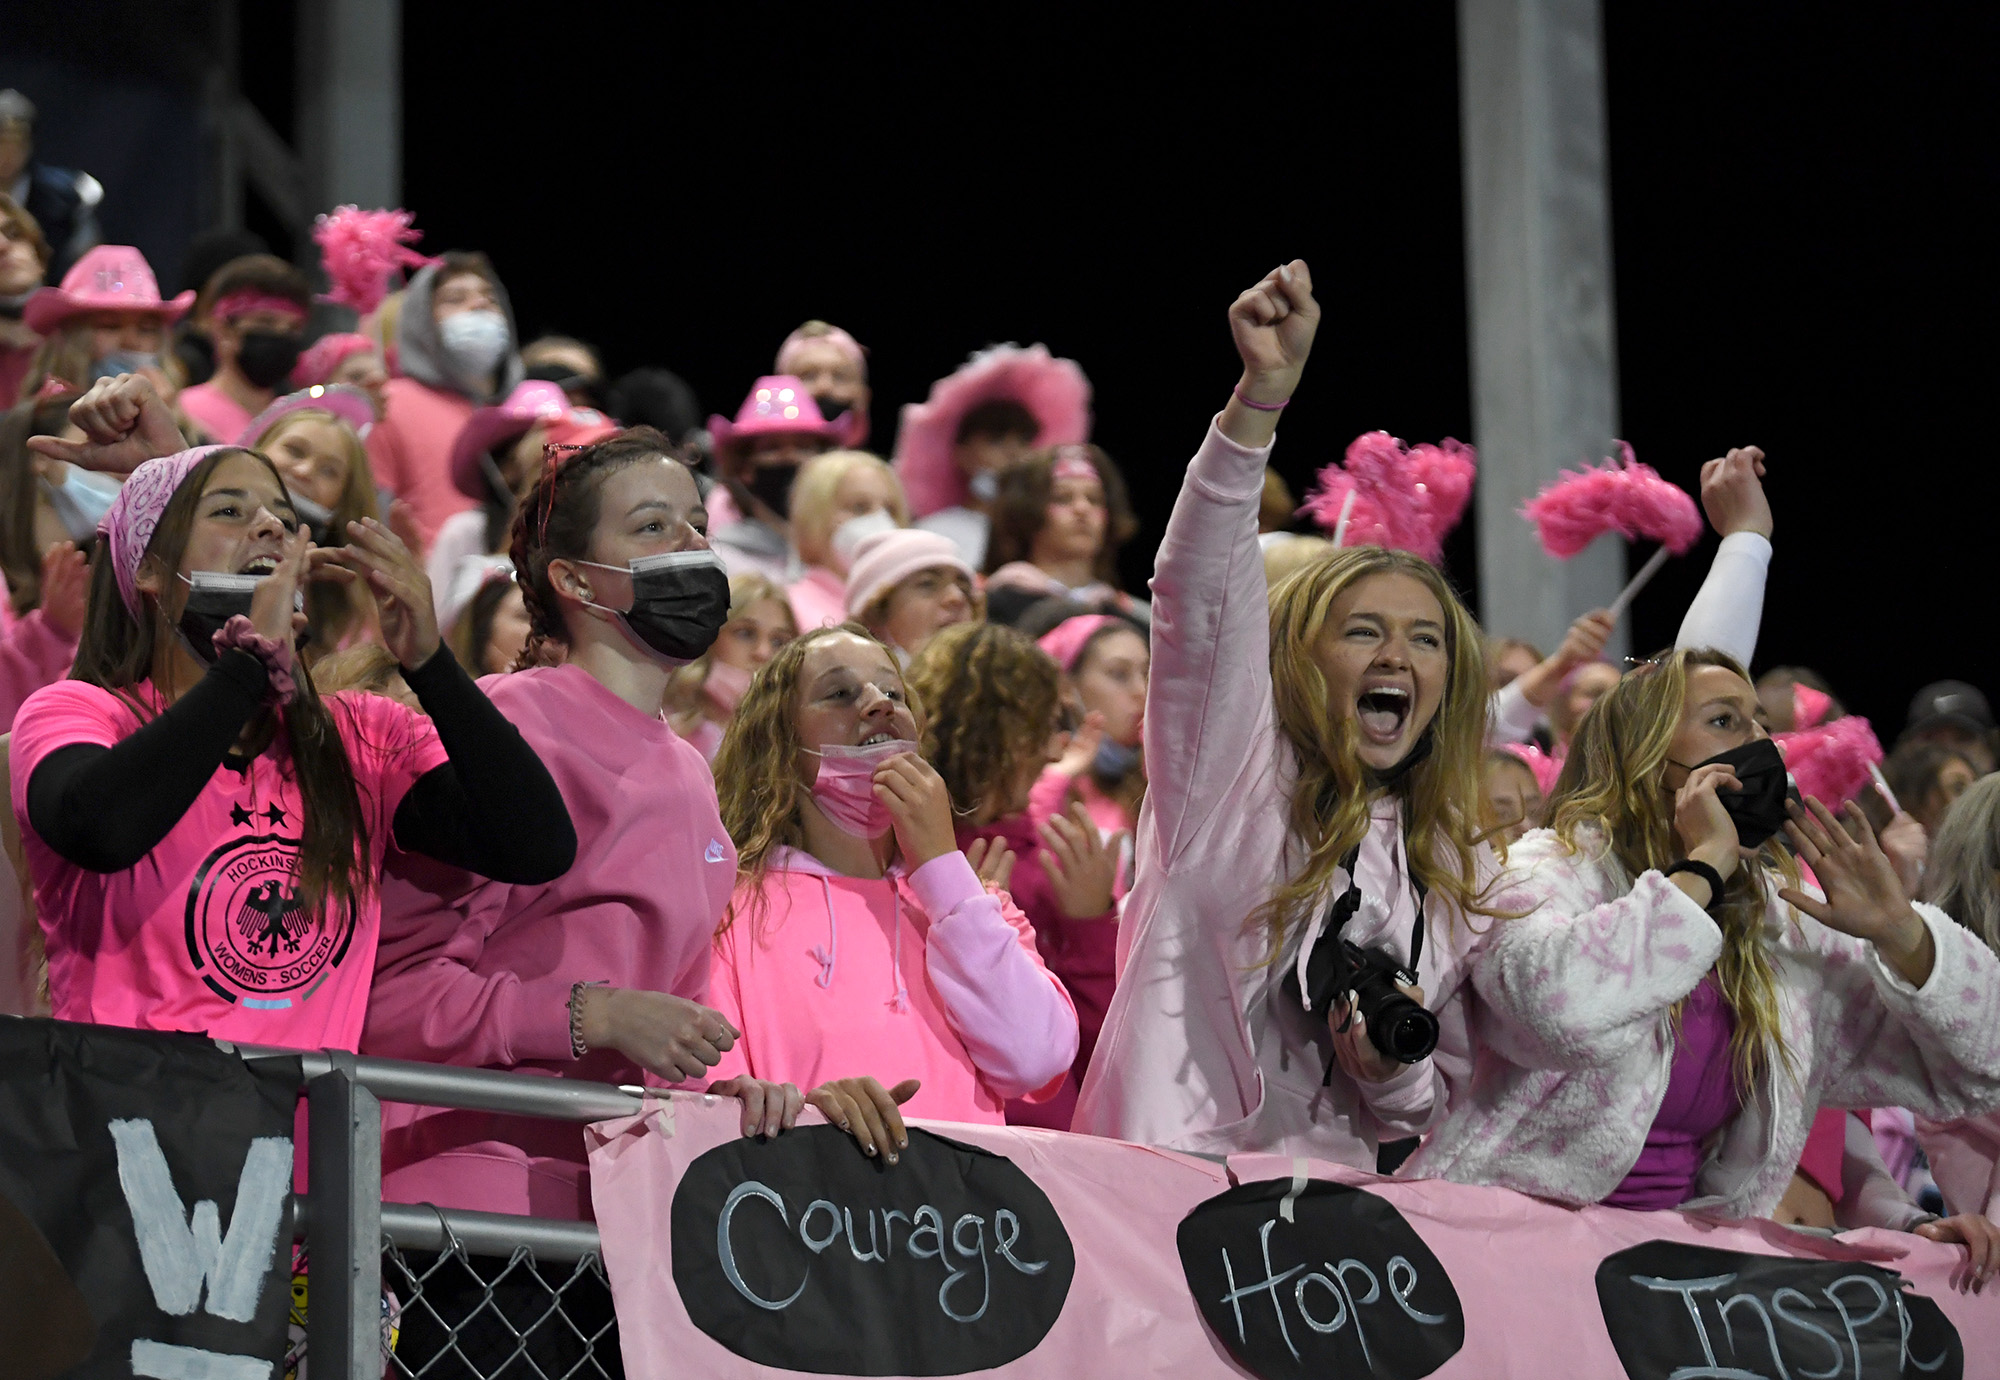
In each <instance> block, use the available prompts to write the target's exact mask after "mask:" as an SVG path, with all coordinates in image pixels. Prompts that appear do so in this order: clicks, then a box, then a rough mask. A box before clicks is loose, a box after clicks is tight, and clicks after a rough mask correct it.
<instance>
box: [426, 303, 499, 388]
mask: <svg viewBox="0 0 2000 1380" xmlns="http://www.w3.org/2000/svg"><path fill="white" fill-rule="evenodd" d="M512 342H513V333H512V332H510V331H509V330H508V329H507V318H506V317H504V316H502V315H501V314H500V313H499V312H497V311H462V312H460V313H458V315H456V316H447V317H446V318H445V319H444V320H442V321H440V322H439V323H438V343H439V344H441V345H442V346H443V347H444V352H445V356H446V358H448V359H449V360H450V361H451V364H452V367H453V368H454V369H455V370H457V371H458V372H459V373H461V374H465V375H468V376H471V377H480V376H483V375H485V374H489V373H491V372H493V369H494V367H495V366H496V365H498V364H499V363H500V361H501V359H502V358H503V357H504V356H505V355H506V353H507V347H508V345H510V344H511V343H512Z"/></svg>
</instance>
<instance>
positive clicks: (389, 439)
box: [366, 417, 407, 518]
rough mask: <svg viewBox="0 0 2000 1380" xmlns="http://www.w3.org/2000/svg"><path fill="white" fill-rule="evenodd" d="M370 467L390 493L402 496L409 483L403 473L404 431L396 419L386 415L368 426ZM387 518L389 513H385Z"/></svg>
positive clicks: (367, 443) (377, 480)
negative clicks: (393, 419)
mask: <svg viewBox="0 0 2000 1380" xmlns="http://www.w3.org/2000/svg"><path fill="white" fill-rule="evenodd" d="M366 445H367V448H368V468H369V471H370V472H371V473H373V474H374V476H375V482H376V483H377V484H380V485H381V486H382V487H383V488H385V489H387V490H388V491H389V492H390V493H392V494H395V495H397V496H398V497H400V496H401V495H402V492H403V489H404V487H405V485H406V483H407V476H405V475H404V473H403V432H402V428H401V427H399V426H397V425H396V423H395V422H394V421H392V420H391V419H389V418H387V417H384V418H383V419H382V420H381V421H379V422H377V423H375V425H374V426H372V427H369V428H368V440H367V442H366ZM383 516H384V517H385V518H386V517H387V516H388V514H386V513H385V514H383Z"/></svg>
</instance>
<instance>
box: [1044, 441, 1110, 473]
mask: <svg viewBox="0 0 2000 1380" xmlns="http://www.w3.org/2000/svg"><path fill="white" fill-rule="evenodd" d="M1049 478H1051V479H1095V480H1098V481H1100V482H1102V480H1103V478H1104V476H1103V475H1101V474H1099V473H1098V472H1097V466H1095V465H1093V464H1091V463H1090V452H1089V451H1088V450H1086V449H1084V448H1083V447H1082V446H1058V447H1057V448H1056V463H1055V465H1054V467H1053V468H1052V469H1051V470H1050V471H1049Z"/></svg>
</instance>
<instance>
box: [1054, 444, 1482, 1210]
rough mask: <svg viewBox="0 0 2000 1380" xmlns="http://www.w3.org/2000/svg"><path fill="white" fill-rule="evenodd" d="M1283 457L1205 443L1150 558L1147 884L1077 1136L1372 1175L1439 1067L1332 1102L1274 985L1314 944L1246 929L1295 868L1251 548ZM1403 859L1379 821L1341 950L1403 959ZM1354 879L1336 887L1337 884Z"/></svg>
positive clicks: (1428, 974) (1434, 930) (1319, 1063)
mask: <svg viewBox="0 0 2000 1380" xmlns="http://www.w3.org/2000/svg"><path fill="white" fill-rule="evenodd" d="M1269 454H1270V448H1269V447H1265V448H1263V449H1259V450H1247V449H1245V448H1244V447H1242V446H1239V445H1237V444H1236V443H1235V442H1233V441H1231V440H1230V439H1229V438H1228V437H1226V436H1224V435H1222V433H1221V432H1220V431H1218V430H1216V429H1215V428H1214V427H1213V426H1211V427H1210V428H1209V432H1208V436H1207V439H1206V440H1204V441H1203V442H1202V447H1201V450H1200V451H1199V452H1197V453H1196V455H1195V457H1194V461H1193V463H1192V464H1190V465H1189V466H1188V471H1187V478H1186V480H1185V481H1184V483H1183V484H1182V486H1181V493H1180V498H1179V499H1178V500H1177V501H1176V503H1175V505H1174V514H1173V517H1172V519H1171V520H1170V521H1169V522H1168V524H1167V531H1166V535H1165V537H1164V538H1163V539H1162V540H1161V543H1160V550H1159V555H1158V556H1157V557H1156V559H1155V563H1154V576H1153V605H1152V613H1153V674H1152V678H1151V681H1150V683H1149V685H1148V687H1147V693H1146V764H1147V770H1148V774H1149V777H1150V782H1149V785H1148V788H1147V792H1146V800H1145V804H1144V805H1143V806H1141V808H1140V812H1139V835H1138V843H1137V859H1138V880H1137V882H1136V883H1135V884H1134V886H1133V888H1132V894H1131V895H1130V896H1128V897H1126V900H1125V912H1124V918H1123V920H1122V922H1121V923H1120V926H1119V935H1118V949H1119V954H1120V956H1121V962H1120V976H1119V979H1118V989H1117V991H1116V993H1115V994H1114V995H1113V996H1112V999H1111V1006H1110V1010H1109V1012H1108V1013H1107V1015H1106V1017H1105V1021H1104V1029H1103V1032H1102V1033H1101V1034H1100V1035H1099V1037H1098V1044H1097V1053H1096V1055H1095V1057H1094V1058H1093V1059H1092V1060H1091V1064H1090V1071H1089V1074H1088V1076H1087V1077H1086V1078H1085V1079H1084V1083H1083V1092H1082V1096H1081V1097H1080V1098H1079V1100H1078V1103H1077V1109H1076V1118H1075V1121H1074V1123H1073V1124H1074V1126H1075V1129H1077V1130H1079V1131H1084V1132H1088V1133H1090V1134H1093V1135H1107V1136H1118V1137H1121V1138H1123V1139H1126V1140H1135V1141H1139V1142H1142V1143H1145V1144H1151V1145H1163V1146H1167V1147H1169V1148H1172V1149H1177V1150H1190V1151H1203V1152H1211V1153H1226V1152H1234V1151H1239V1150H1268V1151H1275V1152H1277V1153H1281V1154H1291V1155H1315V1156H1318V1157H1320V1158H1322V1159H1329V1160H1335V1161H1339V1162H1341V1163H1344V1164H1351V1165H1356V1166H1359V1167H1361V1168H1365V1169H1370V1170H1372V1169H1374V1167H1375V1149H1376V1145H1377V1143H1378V1142H1379V1141H1382V1140H1393V1139H1396V1138H1398V1137H1402V1136H1410V1135H1416V1134H1418V1133H1420V1132H1421V1131H1422V1130H1423V1129H1424V1128H1425V1127H1426V1126H1427V1125H1428V1124H1429V1122H1430V1119H1431V1117H1432V1115H1433V1113H1434V1112H1435V1111H1437V1110H1440V1109H1441V1104H1442V1102H1443V1096H1442V1080H1441V1078H1440V1075H1439V1073H1438V1070H1437V1068H1436V1066H1435V1061H1433V1060H1425V1061H1424V1062H1422V1063H1419V1064H1413V1065H1411V1066H1409V1068H1408V1069H1406V1070H1405V1071H1404V1072H1402V1073H1400V1074H1398V1075H1396V1077H1394V1078H1393V1079H1391V1080H1389V1081H1387V1082H1384V1083H1370V1084H1358V1083H1356V1082H1355V1081H1354V1080H1352V1079H1350V1078H1348V1077H1346V1076H1345V1075H1344V1074H1342V1073H1341V1072H1340V1071H1339V1069H1337V1068H1336V1069H1335V1070H1334V1072H1333V1075H1332V1077H1331V1079H1330V1080H1329V1081H1328V1082H1327V1083H1326V1084H1325V1086H1322V1084H1321V1078H1322V1076H1323V1074H1324V1072H1325V1069H1326V1065H1327V1058H1328V1053H1329V1051H1330V1042H1331V1036H1330V1035H1329V1033H1328V1031H1327V1025H1326V1020H1325V1018H1324V1016H1323V1015H1320V1014H1312V1013H1307V1012H1306V1011H1305V1010H1304V1009H1303V1008H1302V1007H1301V1006H1300V1004H1299V1001H1298V999H1297V998H1296V997H1293V996H1291V995H1289V994H1288V993H1286V992H1285V991H1283V990H1282V987H1281V984H1282V981H1283V978H1284V975H1285V973H1286V972H1288V971H1290V969H1291V968H1292V966H1293V964H1294V962H1295V961H1296V958H1297V950H1298V946H1299V944H1300V942H1301V940H1302V938H1303V931H1304V930H1305V928H1306V927H1305V926H1304V925H1301V924H1294V925H1292V926H1290V927H1289V930H1288V939H1287V943H1286V947H1285V949H1284V951H1283V952H1281V953H1280V954H1278V955H1275V959H1276V961H1275V962H1274V961H1273V959H1274V955H1272V954H1271V952H1270V946H1269V942H1268V937H1267V935H1266V934H1264V933H1262V932H1260V931H1256V930H1252V929H1249V928H1247V927H1246V925H1245V923H1244V922H1245V921H1246V920H1247V919H1248V918H1249V916H1250V915H1251V913H1252V912H1254V911H1255V910H1256V909H1257V907H1259V906H1260V905H1262V904H1263V903H1264V902H1265V901H1266V900H1267V899H1268V898H1269V897H1270V896H1271V894H1272V892H1273V891H1274V890H1275V889H1276V888H1277V887H1278V886H1279V885H1280V884H1281V883H1282V881H1283V880H1284V878H1286V877H1287V876H1289V875H1291V873H1292V872H1293V871H1295V870H1296V869H1297V867H1298V866H1299V864H1300V856H1299V852H1300V850H1299V845H1298V844H1297V842H1296V841H1295V840H1294V839H1293V838H1292V837H1291V832H1290V829H1289V827H1288V825H1287V823H1286V811H1287V808H1288V804H1289V799H1290V785H1291V781H1292V779H1293V776H1294V774H1295V772H1296V771H1297V766H1296V760H1295V758H1294V757H1293V755H1292V749H1291V747H1290V746H1289V745H1288V744H1287V743H1286V742H1285V740H1284V738H1283V737H1282V735H1281V734H1280V732H1279V729H1278V722H1277V711H1276V708H1275V706H1274V704H1273V702H1272V698H1271V671H1270V612H1269V607H1270V600H1269V595H1268V593H1267V585H1266V583H1265V580H1264V562H1263V558H1262V555H1261V553H1260V550H1259V548H1258V545H1257V506H1258V500H1259V498H1260V496H1261V495H1262V493H1263V486H1264V465H1265V461H1266V459H1267V458H1268V456H1269ZM1401 846H1402V837H1401V825H1400V822H1399V815H1398V807H1397V805H1396V803H1395V802H1394V801H1393V800H1390V801H1385V802H1383V803H1382V804H1381V805H1380V806H1378V807H1377V810H1376V814H1375V820H1374V823H1373V825H1372V826H1371V827H1370V829H1369V832H1368V833H1367V834H1366V835H1365V836H1364V838H1363V840H1362V844H1361V853H1360V858H1359V861H1358V862H1357V864H1356V867H1355V870H1356V872H1357V873H1358V874H1359V876H1358V885H1359V887H1360V889H1361V892H1362V905H1361V907H1360V909H1359V910H1358V911H1357V912H1356V913H1355V916H1354V918H1353V919H1352V920H1351V921H1349V923H1348V928H1347V930H1346V933H1347V935H1348V937H1349V938H1351V939H1353V940H1354V941H1355V942H1356V943H1359V944H1363V945H1371V944H1380V945H1383V946H1386V947H1387V948H1389V949H1390V950H1392V951H1393V952H1395V953H1396V954H1397V955H1398V956H1399V957H1402V958H1407V957H1408V954H1409V945H1410V937H1411V929H1412V923H1413V921H1414V919H1415V917H1416V903H1415V898H1414V897H1413V896H1412V894H1411V893H1410V891H1409V889H1408V887H1407V886H1406V885H1404V884H1403V877H1402V872H1401V868H1400V863H1399V856H1400V851H1399V850H1400V849H1401ZM1347 880H1348V879H1347V876H1346V874H1345V873H1344V872H1336V873H1335V876H1334V878H1333V885H1334V886H1335V887H1338V888H1339V889H1341V890H1345V888H1346V885H1347ZM1329 899H1330V896H1329V897H1324V898H1322V899H1321V901H1320V902H1319V905H1318V907H1317V909H1318V910H1322V911H1323V910H1324V908H1325V905H1326V902H1327V900H1329ZM1426 914H1427V916H1428V920H1429V930H1428V936H1429V937H1428V938H1427V939H1426V940H1425V944H1424V966H1423V970H1422V974H1421V976H1422V979H1423V983H1424V986H1425V988H1426V990H1427V991H1430V992H1433V993H1435V992H1437V991H1440V990H1447V991H1448V990H1450V988H1451V987H1453V986H1455V985H1456V979H1455V976H1453V975H1452V974H1453V971H1454V964H1455V962H1456V960H1455V958H1454V951H1453V950H1452V948H1451V947H1450V946H1449V945H1448V944H1447V943H1443V942H1440V936H1441V935H1443V934H1448V933H1451V932H1453V931H1454V930H1457V931H1459V932H1462V931H1463V929H1464V926H1463V924H1462V922H1461V923H1460V924H1459V925H1457V926H1453V925H1452V923H1451V919H1452V916H1451V912H1450V911H1449V910H1448V909H1447V908H1446V907H1445V906H1444V905H1443V904H1442V903H1441V902H1440V900H1439V898H1437V897H1435V896H1434V897H1433V898H1432V899H1431V901H1430V903H1429V905H1428V906H1427V907H1426Z"/></svg>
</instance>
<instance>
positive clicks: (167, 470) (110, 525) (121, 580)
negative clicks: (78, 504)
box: [97, 446, 236, 618]
mask: <svg viewBox="0 0 2000 1380" xmlns="http://www.w3.org/2000/svg"><path fill="white" fill-rule="evenodd" d="M233 449H236V447H233V446H196V447H195V448H194V449H192V450H183V451H176V452H175V453H174V454H172V455H163V456H161V457H159V458H158V459H157V460H148V461H147V462H146V463H145V464H143V465H141V466H139V468H138V469H136V470H133V471H132V474H131V477H130V478H128V479H127V480H126V481H125V484H124V487H122V488H120V489H119V490H118V497H116V498H114V499H112V500H111V507H110V508H109V509H107V510H106V511H105V514H104V516H103V517H102V518H100V519H99V520H98V523H97V535H98V536H100V537H102V538H104V544H105V546H106V547H107V548H108V549H109V550H110V552H111V573H112V574H113V575H115V576H116V577H117V578H118V595H119V597H120V598H122V599H123V600H124V601H125V607H126V609H127V610H128V611H129V612H130V613H131V615H132V616H133V617H134V618H138V617H139V616H140V612H139V590H138V588H137V586H135V585H134V584H133V583H132V582H133V580H134V579H135V578H136V577H137V576H138V574H139V562H140V561H143V560H144V559H145V558H146V547H147V546H148V545H150V544H151V542H152V540H153V533H154V532H155V531H157V530H159V526H160V515H161V514H162V513H164V512H166V511H167V504H169V503H171V502H172V501H173V497H174V491H175V490H177V489H179V488H180V486H181V483H182V481H183V480H185V479H186V478H187V477H188V473H189V472H190V471H191V470H193V469H194V467H195V466H196V465H199V464H200V463H201V462H202V461H204V460H206V459H207V458H208V457H209V456H211V455H213V454H215V452H217V451H219V450H233Z"/></svg>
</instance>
